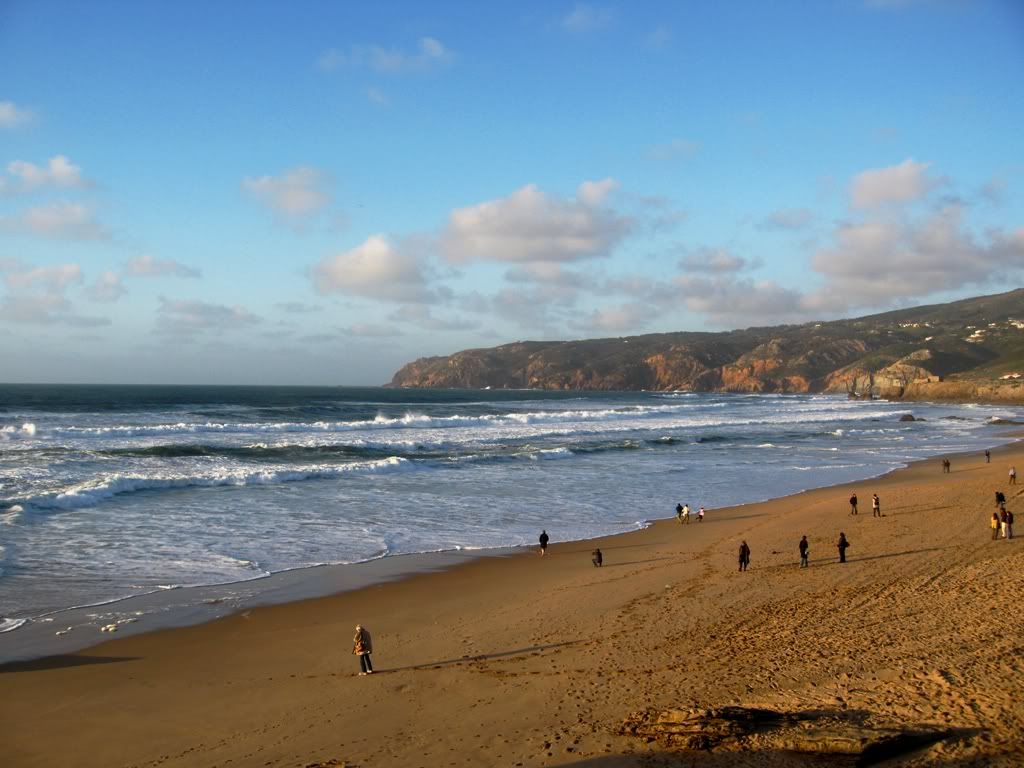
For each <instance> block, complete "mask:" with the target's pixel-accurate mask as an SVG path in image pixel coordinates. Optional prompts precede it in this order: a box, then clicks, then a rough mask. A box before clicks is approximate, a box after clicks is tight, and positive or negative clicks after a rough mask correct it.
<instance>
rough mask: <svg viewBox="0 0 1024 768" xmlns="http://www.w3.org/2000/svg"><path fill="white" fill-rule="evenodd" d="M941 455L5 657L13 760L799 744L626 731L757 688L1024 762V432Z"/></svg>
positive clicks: (649, 754) (946, 754)
mask: <svg viewBox="0 0 1024 768" xmlns="http://www.w3.org/2000/svg"><path fill="white" fill-rule="evenodd" d="M941 458H942V457H936V458H934V459H930V460H928V461H926V462H921V463H919V464H916V465H914V466H912V467H910V468H907V469H904V470H899V471H897V472H894V473H892V474H890V475H888V476H886V477H884V478H879V479H874V480H868V481H863V482H857V483H853V484H850V485H846V486H838V487H834V488H826V489H820V490H815V491H810V492H806V493H802V494H798V495H796V496H792V497H788V498H785V499H779V500H773V501H769V502H764V503H760V504H750V505H745V506H741V507H736V508H732V509H725V510H712V511H711V512H709V514H708V516H707V518H706V519H705V521H704V522H703V523H697V522H696V521H693V522H691V523H690V524H689V525H685V526H684V525H680V524H678V523H677V522H676V521H675V520H670V521H662V522H658V523H656V524H655V525H653V526H652V527H650V528H648V529H646V530H644V531H639V532H635V533H629V534H623V535H620V536H614V537H608V538H605V539H599V540H596V541H592V542H576V543H568V544H560V543H558V542H557V541H555V542H552V545H551V546H550V548H549V551H548V554H547V556H546V557H543V558H541V557H540V556H538V555H537V554H535V553H522V554H519V555H514V556H511V557H495V558H490V557H487V558H481V559H478V560H472V561H470V562H468V563H465V564H463V565H459V566H457V567H454V568H452V569H450V570H445V571H441V572H437V573H426V574H420V575H416V576H413V577H410V578H407V579H404V580H401V581H395V582H391V583H384V584H378V585H374V586H370V587H367V588H364V589H360V590H356V591H352V592H347V593H344V594H340V595H336V596H333V597H327V598H319V599H314V600H306V601H301V602H293V603H288V604H285V605H277V606H270V607H264V608H255V609H252V610H247V611H244V612H242V613H240V614H238V615H234V616H231V617H228V618H224V619H219V620H217V621H214V622H211V623H207V624H203V625H199V626H193V627H186V628H180V629H172V630H165V631H159V632H153V633H150V634H144V635H137V636H134V637H125V638H118V639H115V640H112V641H110V642H106V643H104V644H102V645H99V646H95V647H93V648H90V649H88V650H85V651H82V652H80V653H75V654H68V655H65V656H56V657H50V658H45V659H40V660H37V661H32V662H24V663H16V664H10V665H6V666H3V667H0V682H2V691H3V693H2V695H0V729H2V733H3V739H2V740H0V744H2V746H0V763H2V764H4V765H9V766H53V765H74V766H104V767H108V766H120V765H130V766H157V765H166V766H224V765H240V766H250V765H251V766H307V767H308V766H327V765H347V766H360V767H361V768H366V767H368V766H373V767H374V768H377V767H380V766H427V767H431V768H432V767H433V766H517V765H522V766H542V765H583V766H590V767H591V768H619V767H620V766H623V767H624V766H647V765H662V764H664V765H691V764H692V765H697V764H700V765H712V766H726V765H794V764H799V765H803V764H806V763H801V762H795V761H796V760H797V758H794V757H793V756H791V755H787V754H782V753H777V752H772V751H769V750H763V751H747V752H742V753H733V752H712V753H697V754H693V753H677V752H673V751H671V750H670V749H668V748H667V747H666V746H665V745H664V744H661V743H659V742H645V741H642V740H639V739H637V738H635V737H631V736H627V735H622V734H621V733H620V732H619V729H620V726H621V724H622V722H623V720H624V719H625V718H626V717H627V716H628V715H629V714H630V713H631V712H634V711H637V710H643V709H648V708H670V707H682V708H688V707H694V706H702V707H704V706H722V705H727V704H741V705H744V706H763V707H771V708H777V709H784V710H800V711H807V710H832V711H838V710H843V711H857V712H862V713H864V715H865V716H866V717H868V718H871V719H876V720H877V721H879V722H886V723H899V724H903V725H905V726H914V725H925V724H931V725H941V726H944V727H947V728H950V729H952V730H954V731H955V733H956V736H955V737H954V738H951V739H948V740H946V741H943V742H940V743H938V744H935V745H932V746H930V747H928V748H925V749H923V750H920V751H918V752H916V753H914V754H913V755H910V756H905V757H903V758H901V759H900V760H899V761H897V762H892V763H891V764H894V765H895V764H898V765H911V766H926V765H927V766H939V765H941V766H957V767H958V768H959V767H960V766H968V765H1007V766H1010V765H1021V764H1024V745H1022V733H1024V696H1022V695H1021V690H1022V684H1024V659H1022V654H1024V636H1022V632H1021V627H1024V607H1022V606H1021V603H1020V599H1019V592H1020V586H1021V583H1022V576H1021V574H1022V572H1024V549H1022V545H1021V541H1020V540H1012V541H1003V540H1000V541H992V539H991V529H990V528H989V526H988V520H989V518H990V516H991V513H992V511H993V508H994V491H995V490H996V489H1002V490H1003V491H1004V492H1006V494H1007V500H1008V505H1007V506H1008V508H1009V509H1011V510H1013V511H1014V512H1016V513H1017V514H1018V516H1020V515H1021V513H1022V512H1024V486H1008V485H1007V476H1006V471H1007V468H1008V467H1009V466H1010V465H1011V464H1016V465H1017V466H1019V467H1021V468H1022V469H1024V449H1022V448H1021V447H1019V446H1018V445H1012V446H1006V447H1003V448H998V449H995V450H993V455H992V463H991V464H985V462H984V458H983V457H982V456H981V455H970V456H956V455H954V456H950V457H949V458H951V460H952V471H951V472H950V473H949V474H943V473H942V471H941ZM1018 488H1020V489H1021V490H1019V491H1018ZM851 490H855V491H856V492H857V494H858V496H859V497H860V514H859V515H857V516H856V517H854V516H851V515H850V514H849V507H848V505H847V501H846V500H847V498H848V497H849V495H850V492H851ZM872 492H877V493H878V494H879V496H880V497H881V501H882V512H883V514H884V517H881V518H873V517H872V515H871V505H870V497H871V493H872ZM671 497H672V493H671V491H669V490H666V498H667V499H671ZM673 501H674V499H671V500H670V501H668V502H667V505H666V506H670V505H671V503H672V502H673ZM638 516H641V517H642V516H643V514H642V513H640V512H638ZM1021 521H1022V522H1021V523H1020V524H1019V525H1018V528H1020V529H1021V530H1024V517H1022V518H1021ZM840 531H844V532H845V533H846V535H847V537H848V539H849V540H850V543H851V547H850V550H849V552H848V560H849V562H847V563H846V564H843V565H840V564H839V563H838V562H837V556H836V555H837V553H836V548H835V541H836V539H837V538H838V535H839V532H840ZM802 534H807V536H808V539H809V541H810V567H809V568H807V569H800V568H799V567H798V559H799V558H798V553H797V542H798V541H799V539H800V536H801V535H802ZM741 539H745V540H746V541H747V542H748V543H749V545H750V548H751V550H752V560H751V566H750V570H749V571H748V572H746V573H738V572H737V562H736V561H737V550H738V547H739V542H740V540H741ZM595 546H600V548H601V549H602V551H603V552H604V563H605V564H604V567H602V568H594V567H593V566H592V565H591V563H590V552H591V550H592V549H593V548H594V547H595ZM357 622H359V623H362V624H363V625H364V626H366V627H367V628H369V629H370V631H371V632H372V633H373V639H374V646H375V653H374V655H373V662H374V666H375V668H376V670H377V673H376V674H374V675H372V676H365V677H361V676H357V674H356V672H357V671H358V662H357V660H356V658H355V657H354V656H352V655H351V642H352V635H353V628H354V625H355V624H356V623H357ZM818 764H821V763H818Z"/></svg>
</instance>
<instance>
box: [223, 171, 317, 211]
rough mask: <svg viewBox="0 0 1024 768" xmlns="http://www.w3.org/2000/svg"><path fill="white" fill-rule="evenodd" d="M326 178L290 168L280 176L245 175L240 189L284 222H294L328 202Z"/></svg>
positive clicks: (314, 173) (313, 172)
mask: <svg viewBox="0 0 1024 768" xmlns="http://www.w3.org/2000/svg"><path fill="white" fill-rule="evenodd" d="M327 183H328V180H327V178H326V175H325V174H324V173H323V172H322V171H319V170H317V169H316V168H310V167H308V166H304V167H299V168H292V169H291V170H289V171H286V172H285V173H284V174H282V175H281V176H259V177H252V176H247V177H245V178H244V179H242V190H243V191H245V192H247V193H248V194H250V195H252V196H253V197H254V198H255V199H256V200H258V201H259V202H260V203H262V204H263V205H265V206H267V207H268V208H270V209H271V210H272V211H274V212H275V213H276V214H278V215H279V216H281V217H282V218H283V219H285V220H286V221H289V222H291V223H298V222H300V221H303V220H305V219H308V218H309V217H311V216H313V215H314V214H316V213H318V212H319V211H321V210H322V209H323V208H324V207H326V206H327V205H328V204H329V203H330V202H331V195H330V192H329V191H328V190H327Z"/></svg>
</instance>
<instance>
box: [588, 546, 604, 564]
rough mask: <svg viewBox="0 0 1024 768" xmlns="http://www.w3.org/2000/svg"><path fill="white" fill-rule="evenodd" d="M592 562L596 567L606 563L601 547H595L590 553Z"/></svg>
mask: <svg viewBox="0 0 1024 768" xmlns="http://www.w3.org/2000/svg"><path fill="white" fill-rule="evenodd" d="M590 562H592V563H593V564H594V567H595V568H600V567H601V566H602V565H604V555H602V554H601V550H600V549H595V550H594V551H593V552H591V553H590Z"/></svg>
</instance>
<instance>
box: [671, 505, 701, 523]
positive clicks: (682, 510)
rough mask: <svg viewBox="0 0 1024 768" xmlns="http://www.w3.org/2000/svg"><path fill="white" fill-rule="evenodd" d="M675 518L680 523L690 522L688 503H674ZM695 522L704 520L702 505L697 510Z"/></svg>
mask: <svg viewBox="0 0 1024 768" xmlns="http://www.w3.org/2000/svg"><path fill="white" fill-rule="evenodd" d="M676 520H678V521H679V523H680V524H682V523H689V522H690V505H689V504H676ZM697 522H698V523H702V522H704V507H701V508H700V509H698V510H697Z"/></svg>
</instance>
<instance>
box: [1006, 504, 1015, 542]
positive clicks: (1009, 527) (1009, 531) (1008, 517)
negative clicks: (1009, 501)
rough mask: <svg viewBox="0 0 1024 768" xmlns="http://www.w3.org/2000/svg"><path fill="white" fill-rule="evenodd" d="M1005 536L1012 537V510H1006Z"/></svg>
mask: <svg viewBox="0 0 1024 768" xmlns="http://www.w3.org/2000/svg"><path fill="white" fill-rule="evenodd" d="M1005 536H1006V538H1008V539H1012V538H1013V512H1011V511H1010V510H1006V533H1005Z"/></svg>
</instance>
